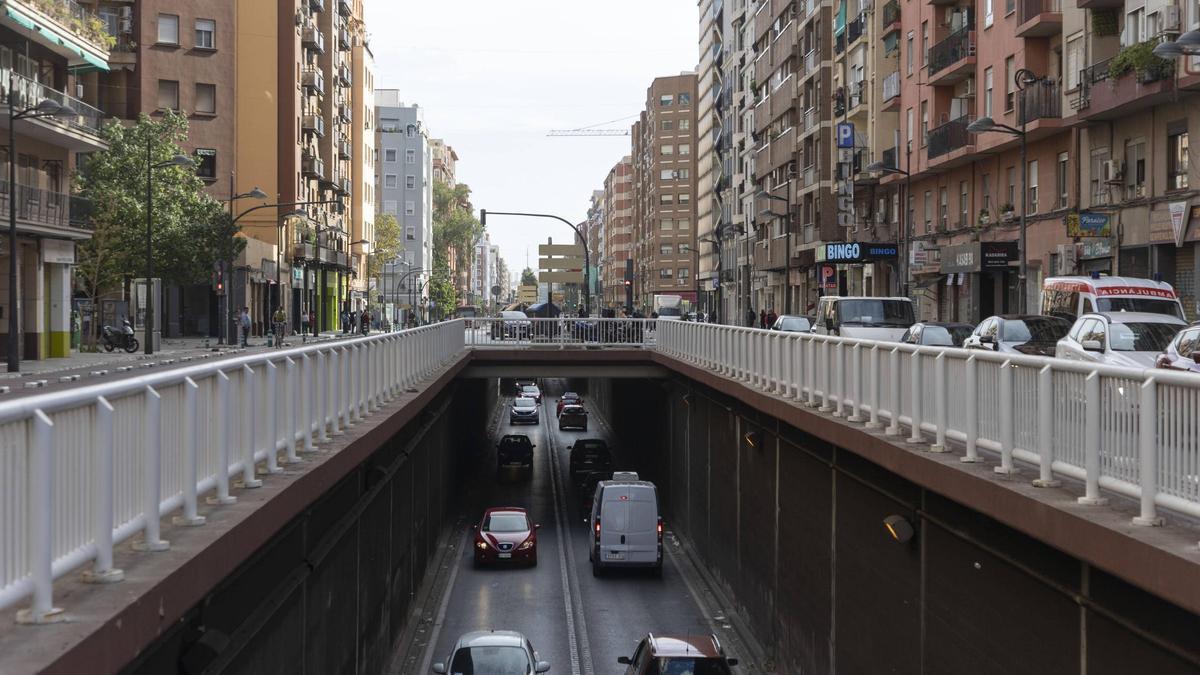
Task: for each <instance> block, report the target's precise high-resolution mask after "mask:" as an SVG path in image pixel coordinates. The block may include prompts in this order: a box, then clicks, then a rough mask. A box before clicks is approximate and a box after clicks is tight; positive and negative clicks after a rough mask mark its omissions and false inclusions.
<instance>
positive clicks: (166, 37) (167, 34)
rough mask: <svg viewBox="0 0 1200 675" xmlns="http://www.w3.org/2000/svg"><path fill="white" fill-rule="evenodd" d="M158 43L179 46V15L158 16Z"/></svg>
mask: <svg viewBox="0 0 1200 675" xmlns="http://www.w3.org/2000/svg"><path fill="white" fill-rule="evenodd" d="M158 42H159V44H165V45H177V44H179V17H178V16H177V15H175V14H159V15H158Z"/></svg>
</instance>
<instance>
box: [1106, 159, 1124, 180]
mask: <svg viewBox="0 0 1200 675" xmlns="http://www.w3.org/2000/svg"><path fill="white" fill-rule="evenodd" d="M1103 173H1104V182H1106V183H1116V182H1120V180H1121V162H1119V161H1117V160H1115V159H1106V160H1104V168H1103Z"/></svg>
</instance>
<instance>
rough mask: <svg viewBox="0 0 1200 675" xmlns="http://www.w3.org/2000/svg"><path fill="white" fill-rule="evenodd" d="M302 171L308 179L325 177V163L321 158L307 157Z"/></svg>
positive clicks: (303, 162)
mask: <svg viewBox="0 0 1200 675" xmlns="http://www.w3.org/2000/svg"><path fill="white" fill-rule="evenodd" d="M301 164H302V166H301V170H302V171H303V172H304V175H305V176H306V177H308V178H324V177H325V161H324V160H322V159H321V158H320V157H305V158H304V160H303V161H302V162H301Z"/></svg>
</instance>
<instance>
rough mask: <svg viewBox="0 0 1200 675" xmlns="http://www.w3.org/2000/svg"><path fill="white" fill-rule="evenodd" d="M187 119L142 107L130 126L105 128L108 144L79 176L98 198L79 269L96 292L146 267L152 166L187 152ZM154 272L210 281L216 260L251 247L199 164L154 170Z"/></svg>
mask: <svg viewBox="0 0 1200 675" xmlns="http://www.w3.org/2000/svg"><path fill="white" fill-rule="evenodd" d="M187 129H188V125H187V119H186V118H185V117H183V116H181V115H177V114H174V113H171V112H167V113H166V114H164V115H163V117H162V118H161V119H159V120H154V119H151V118H150V117H149V116H147V115H144V114H143V115H142V116H141V117H140V118H139V119H138V121H137V123H136V124H135V125H133V126H130V127H124V126H122V125H121V124H119V123H117V122H115V121H114V122H111V123H110V124H108V125H107V126H105V127H104V129H103V130H102V135H103V137H104V140H105V141H106V142H107V143H108V145H109V148H108V150H105V151H102V152H98V153H96V154H95V155H93V156H92V157H91V158H90V159H89V160H88V161H87V163H86V164H85V165H84V167H83V169H82V171H80V172H79V175H78V176H76V185H78V186H79V190H80V196H82V197H84V198H86V199H88V200H90V201H91V203H92V220H93V226H94V231H93V233H92V238H91V239H90V240H88V241H85V242H83V243H82V244H81V245H80V247H79V262H78V264H77V267H76V269H77V274H78V275H79V277H80V280H81V281H82V286H83V288H84V290H85V292H87V293H88V294H89V295H91V296H92V297H96V296H97V295H99V294H101V293H103V292H105V291H106V290H108V289H111V288H113V287H115V286H116V285H117V284H119V283H120V282H121V280H122V279H123V278H124V277H134V276H141V275H142V274H143V270H144V269H145V267H146V258H145V255H146V206H147V205H146V172H147V167H148V165H150V164H157V163H159V162H165V161H167V160H169V159H170V158H171V157H173V156H175V155H177V154H179V153H180V152H181V150H180V147H179V146H180V144H181V143H182V142H183V141H184V140H186V139H187ZM151 184H152V186H153V188H152V189H153V198H154V208H153V214H152V215H153V219H154V222H153V226H152V228H151V238H152V241H153V249H154V250H153V254H154V261H153V262H154V275H155V276H156V277H160V278H162V279H163V280H164V282H165V283H167V284H181V285H182V284H193V283H202V282H205V281H207V280H208V279H210V278H211V276H210V275H211V274H212V270H213V265H214V262H215V261H216V260H218V259H224V260H232V259H234V258H235V257H237V255H238V253H240V252H241V250H242V249H243V248H245V245H246V244H245V241H244V240H243V239H242V238H241V237H237V236H235V235H236V234H237V232H238V228H237V226H235V225H234V224H233V223H232V222H231V219H230V217H229V215H228V214H227V213H226V212H225V211H224V209H223V208H222V206H221V203H220V202H218V201H216V200H215V199H213V198H212V197H210V196H208V195H207V194H206V193H205V192H204V181H203V180H201V179H200V178H199V177H198V176H197V175H196V170H195V168H184V167H176V166H170V167H163V168H159V169H155V170H154V172H153V180H152V181H151Z"/></svg>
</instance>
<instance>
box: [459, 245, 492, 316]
mask: <svg viewBox="0 0 1200 675" xmlns="http://www.w3.org/2000/svg"><path fill="white" fill-rule="evenodd" d="M492 248H493V246H492V238H491V236H490V235H489V234H488V233H487V232H484V233H483V236H481V237H479V239H477V240H475V245H474V252H473V255H472V256H471V275H470V282H469V284H468V287H467V288H468V293H467V296H466V297H465V298H464V300H465V304H467V305H471V306H474V307H481V308H486V307H487V306H489V305H490V304H491V297H492V291H491V288H492V286H494V285H495V284H496V267H495V263H496V259H495V256H493V255H492Z"/></svg>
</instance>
